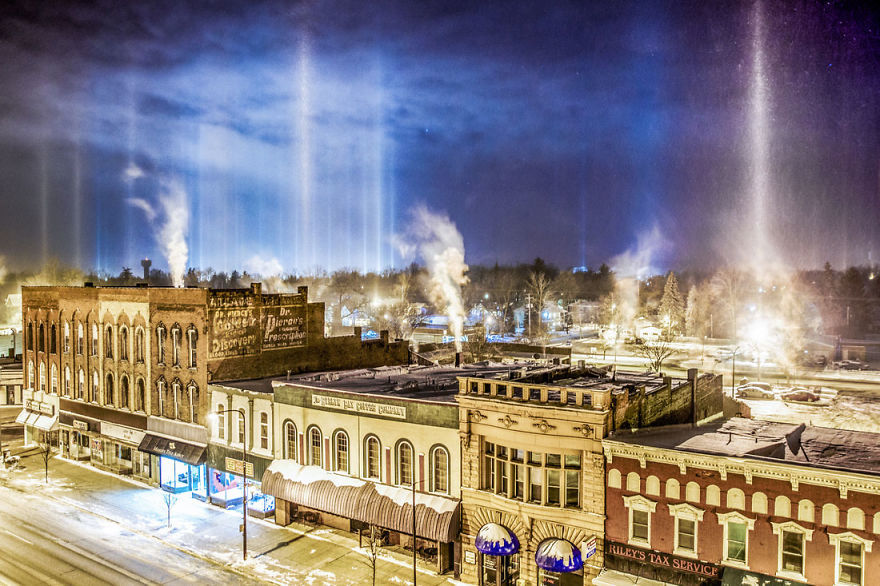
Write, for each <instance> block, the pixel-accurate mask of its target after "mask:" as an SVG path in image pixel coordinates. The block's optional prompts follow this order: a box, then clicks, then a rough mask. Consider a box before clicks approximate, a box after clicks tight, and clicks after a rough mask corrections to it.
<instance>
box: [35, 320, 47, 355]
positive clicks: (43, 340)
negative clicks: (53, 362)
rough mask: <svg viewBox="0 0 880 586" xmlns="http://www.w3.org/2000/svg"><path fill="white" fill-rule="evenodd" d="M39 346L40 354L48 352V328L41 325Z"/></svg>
mask: <svg viewBox="0 0 880 586" xmlns="http://www.w3.org/2000/svg"><path fill="white" fill-rule="evenodd" d="M37 345H38V349H39V351H40V352H45V351H46V327H45V326H44V325H43V324H40V329H39V333H38V334H37Z"/></svg>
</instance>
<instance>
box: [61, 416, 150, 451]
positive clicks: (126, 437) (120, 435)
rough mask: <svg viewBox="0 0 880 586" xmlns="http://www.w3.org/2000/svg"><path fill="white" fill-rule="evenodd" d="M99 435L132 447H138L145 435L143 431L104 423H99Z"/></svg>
mask: <svg viewBox="0 0 880 586" xmlns="http://www.w3.org/2000/svg"><path fill="white" fill-rule="evenodd" d="M74 423H75V422H74ZM101 433H102V434H104V435H106V436H108V437H112V438H113V439H118V440H120V441H123V442H126V443H129V444H134V445H140V443H141V441H142V440H143V439H144V435H146V434H145V433H144V432H143V431H140V430H137V429H132V428H130V427H125V426H122V425H116V424H115V423H107V422H106V421H102V422H101Z"/></svg>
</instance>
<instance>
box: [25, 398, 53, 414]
mask: <svg viewBox="0 0 880 586" xmlns="http://www.w3.org/2000/svg"><path fill="white" fill-rule="evenodd" d="M24 408H25V409H27V410H28V411H34V412H36V413H43V414H44V415H55V406H54V405H52V404H51V403H42V402H40V401H34V400H32V399H28V400H27V401H25V402H24Z"/></svg>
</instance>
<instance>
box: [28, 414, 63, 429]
mask: <svg viewBox="0 0 880 586" xmlns="http://www.w3.org/2000/svg"><path fill="white" fill-rule="evenodd" d="M33 426H34V427H36V428H37V429H42V430H43V431H55V430H56V429H58V416H57V415H55V416H54V417H53V416H51V415H38V416H37V419H36V420H35V421H34V423H33Z"/></svg>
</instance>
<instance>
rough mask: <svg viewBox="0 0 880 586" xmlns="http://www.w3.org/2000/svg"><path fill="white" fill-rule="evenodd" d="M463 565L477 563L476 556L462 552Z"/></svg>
mask: <svg viewBox="0 0 880 586" xmlns="http://www.w3.org/2000/svg"><path fill="white" fill-rule="evenodd" d="M464 563H466V564H475V563H477V554H476V553H474V552H472V551H465V552H464Z"/></svg>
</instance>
